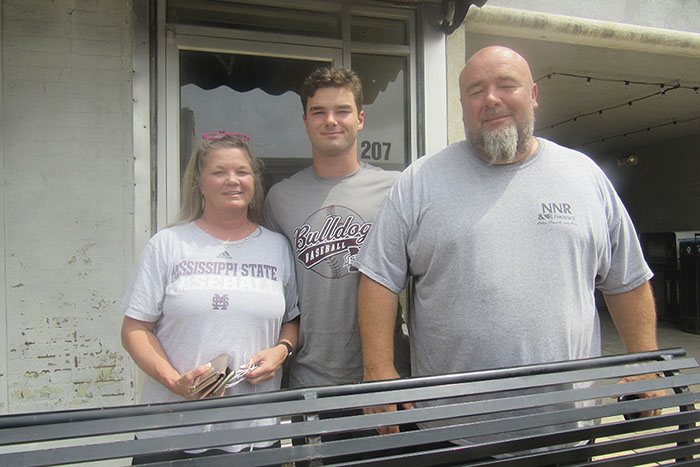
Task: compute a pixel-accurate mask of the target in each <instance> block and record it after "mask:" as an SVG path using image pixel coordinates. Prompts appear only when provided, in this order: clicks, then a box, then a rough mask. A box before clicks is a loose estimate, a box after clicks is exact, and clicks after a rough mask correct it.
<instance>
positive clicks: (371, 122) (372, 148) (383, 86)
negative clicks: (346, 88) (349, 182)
mask: <svg viewBox="0 0 700 467" xmlns="http://www.w3.org/2000/svg"><path fill="white" fill-rule="evenodd" d="M406 63H407V60H406V58H405V57H393V56H385V55H366V54H353V55H352V66H353V69H354V70H355V71H356V72H357V74H358V75H359V76H360V79H362V86H363V91H364V97H365V102H364V105H363V110H364V111H365V126H364V129H363V130H362V131H361V132H360V133H359V141H358V148H357V149H358V153H359V157H360V160H363V161H365V162H370V163H372V164H375V165H379V166H381V167H384V168H387V169H394V170H402V169H403V168H404V167H405V166H406V164H407V163H408V161H409V160H410V154H409V151H408V140H407V136H408V132H407V128H408V126H409V123H408V115H409V108H408V105H407V103H406V102H407V99H408V93H407V92H406V89H407V88H408V85H407V83H406V80H407V77H408V74H407V73H406V69H407V65H406Z"/></svg>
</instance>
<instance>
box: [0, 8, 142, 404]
mask: <svg viewBox="0 0 700 467" xmlns="http://www.w3.org/2000/svg"><path fill="white" fill-rule="evenodd" d="M131 41H132V11H131V1H129V0H54V1H47V0H3V1H2V57H3V62H2V101H1V102H2V107H1V110H2V115H3V128H2V132H3V137H2V142H1V143H0V144H1V145H2V153H1V154H2V157H3V166H2V168H3V173H2V179H3V180H2V181H3V198H4V202H3V204H2V206H3V215H2V217H0V219H3V220H4V224H3V231H4V234H3V235H2V236H0V247H2V252H3V256H4V274H5V277H4V282H3V287H4V290H3V294H2V295H0V298H2V299H3V300H2V304H1V305H0V306H2V307H3V309H2V313H0V318H2V317H3V313H4V331H5V332H4V335H5V337H6V342H5V343H4V345H3V346H2V347H0V387H2V388H3V390H0V413H5V412H14V413H16V412H30V411H37V410H54V409H56V410H57V409H65V408H75V407H95V406H108V405H120V404H125V403H129V402H131V401H133V383H132V380H133V374H132V372H133V369H132V364H131V361H130V359H129V357H128V355H127V354H126V353H125V352H124V351H123V349H122V347H121V344H120V337H119V329H120V325H121V319H122V318H121V315H120V314H119V302H120V301H121V298H122V294H123V291H124V288H125V284H126V280H127V278H128V277H129V274H130V267H131V264H132V255H133V253H132V250H133V241H132V237H133V219H132V215H131V214H130V213H131V212H133V208H132V204H133V175H132V172H133V149H132V141H131V139H132V138H131V128H132V125H131V112H132V105H131V103H132V99H131V96H132V88H131V50H132V43H131ZM0 344H3V340H2V339H0ZM3 394H4V397H2V396H3Z"/></svg>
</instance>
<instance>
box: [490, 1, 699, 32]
mask: <svg viewBox="0 0 700 467" xmlns="http://www.w3.org/2000/svg"><path fill="white" fill-rule="evenodd" d="M486 5H487V6H498V7H504V8H515V9H519V10H528V11H539V12H542V13H550V14H554V15H564V16H574V17H577V18H588V19H596V20H601V21H614V22H617V23H627V24H635V25H637V26H648V27H653V28H663V29H673V30H676V31H687V32H700V22H699V21H698V17H697V9H698V1H697V0H615V1H610V0H585V1H581V0H488V1H487V3H486Z"/></svg>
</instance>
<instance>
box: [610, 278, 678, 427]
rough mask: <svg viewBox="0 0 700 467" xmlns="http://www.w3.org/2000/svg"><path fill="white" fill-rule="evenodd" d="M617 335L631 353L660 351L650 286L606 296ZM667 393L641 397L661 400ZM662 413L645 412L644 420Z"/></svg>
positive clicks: (632, 379)
mask: <svg viewBox="0 0 700 467" xmlns="http://www.w3.org/2000/svg"><path fill="white" fill-rule="evenodd" d="M603 297H604V298H605V303H606V304H607V306H608V311H610V316H612V319H613V322H614V323H615V327H616V328H617V332H618V333H619V334H620V337H621V338H622V343H623V344H625V348H626V349H627V351H628V352H630V353H633V352H646V351H650V350H657V348H658V347H657V343H656V307H655V305H654V295H653V294H652V291H651V286H650V285H649V282H645V283H644V284H642V285H640V286H639V287H637V288H636V289H632V290H630V291H629V292H624V293H621V294H616V295H608V294H603ZM656 377H657V375H654V374H651V375H639V376H630V377H627V378H623V379H622V381H635V380H642V379H653V378H656ZM664 394H665V391H649V392H645V393H642V394H639V396H640V397H643V398H647V397H660V396H663V395H664ZM660 413H661V411H660V410H658V409H656V410H654V411H649V412H642V416H650V415H659V414H660Z"/></svg>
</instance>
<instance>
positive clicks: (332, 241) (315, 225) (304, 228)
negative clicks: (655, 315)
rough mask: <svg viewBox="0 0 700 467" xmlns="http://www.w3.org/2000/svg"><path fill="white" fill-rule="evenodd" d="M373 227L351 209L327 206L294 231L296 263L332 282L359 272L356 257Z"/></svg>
mask: <svg viewBox="0 0 700 467" xmlns="http://www.w3.org/2000/svg"><path fill="white" fill-rule="evenodd" d="M371 226H372V224H371V223H369V222H365V221H364V219H362V217H361V216H360V215H359V214H357V213H356V212H355V211H353V210H352V209H349V208H347V207H345V206H338V205H331V206H325V207H323V208H321V209H319V210H318V211H316V212H314V213H313V214H311V215H310V216H309V218H308V219H306V220H305V221H304V223H303V224H302V225H300V226H298V227H296V228H295V229H294V250H295V254H296V258H297V261H299V262H301V263H302V264H303V265H304V266H305V267H306V268H307V269H310V270H312V271H314V272H315V273H317V274H319V275H321V276H323V277H326V278H329V279H338V278H340V277H343V276H346V275H348V274H350V273H354V272H357V268H355V267H354V266H353V263H354V261H355V256H356V255H357V253H358V252H359V251H360V246H361V245H362V243H363V242H364V241H365V238H366V237H367V232H369V229H370V227H371Z"/></svg>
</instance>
